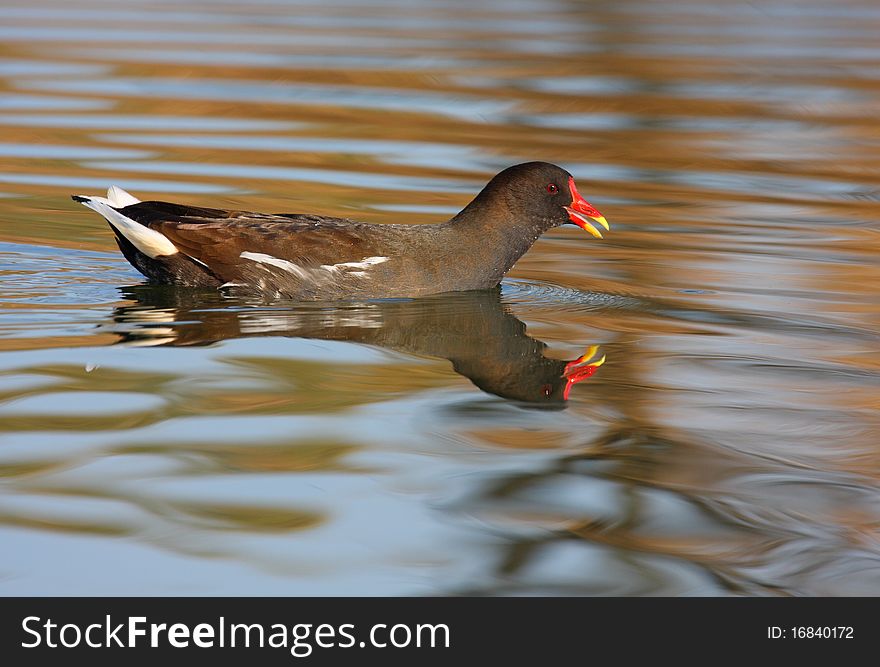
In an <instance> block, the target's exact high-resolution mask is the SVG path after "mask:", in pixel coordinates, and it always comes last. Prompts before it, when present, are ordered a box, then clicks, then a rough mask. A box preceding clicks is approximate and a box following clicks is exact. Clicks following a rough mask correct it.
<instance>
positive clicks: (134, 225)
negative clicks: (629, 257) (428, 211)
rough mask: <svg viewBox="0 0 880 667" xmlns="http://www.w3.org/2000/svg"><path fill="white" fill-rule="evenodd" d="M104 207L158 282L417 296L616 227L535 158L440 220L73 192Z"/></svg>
mask: <svg viewBox="0 0 880 667" xmlns="http://www.w3.org/2000/svg"><path fill="white" fill-rule="evenodd" d="M74 199H75V200H76V201H79V202H81V203H83V204H84V205H85V206H88V207H89V208H92V209H93V210H95V211H97V212H98V213H100V214H101V215H103V216H104V217H105V218H106V219H107V221H108V222H109V223H110V225H111V227H112V228H113V230H114V232H115V233H116V240H117V243H118V244H119V248H120V250H121V251H122V253H123V254H124V255H125V257H126V259H128V261H129V262H131V264H132V265H133V266H134V267H135V268H136V269H138V270H139V271H140V272H141V273H143V274H144V275H145V276H146V277H147V278H149V279H150V281H151V282H155V283H160V284H177V285H183V286H190V287H214V288H224V289H233V290H237V291H243V292H258V293H263V294H266V295H270V296H275V297H285V298H290V299H295V300H302V301H306V300H332V299H347V298H383V297H415V296H423V295H427V294H434V293H439V292H451V291H463V290H479V289H488V288H490V287H494V286H496V285H497V284H498V283H499V282H500V281H501V278H502V277H503V276H504V274H505V273H507V271H509V270H510V268H511V267H512V266H513V265H514V263H515V262H516V261H517V260H518V259H519V258H520V257H521V256H522V255H523V254H524V253H525V252H526V251H527V250H528V249H529V248H530V247H531V246H532V244H533V243H534V242H535V240H537V238H538V237H539V236H540V235H541V234H542V233H544V232H545V231H547V230H548V229H551V228H552V227H556V226H558V225H562V224H565V223H567V222H573V223H575V224H577V225H578V226H580V227H582V228H584V229H586V230H587V231H589V232H590V233H592V234H593V235H594V236H597V237H599V238H601V233H600V232H599V231H598V229H596V227H595V226H594V225H593V224H592V223H591V222H590V220H592V221H595V222H598V223H599V224H600V225H601V226H603V227H605V228H606V229H607V228H608V225H607V223H606V222H605V219H604V218H603V217H602V216H601V214H600V213H599V212H598V211H597V210H596V209H594V208H593V207H592V206H590V205H589V204H588V203H587V202H586V201H585V200H584V199H583V198H582V197H581V196H580V195H579V194H578V192H577V189H576V187H575V185H574V179H573V178H572V177H571V174H569V173H568V172H567V171H565V170H564V169H562V168H560V167H557V166H555V165H552V164H548V163H545V162H529V163H526V164H521V165H517V166H514V167H510V168H508V169H505V170H504V171H502V172H501V173H499V174H498V175H497V176H495V177H494V178H493V179H492V180H491V181H490V182H489V184H488V185H486V187H485V188H484V189H483V190H482V192H480V194H479V195H477V197H476V198H475V199H474V200H473V201H472V202H471V203H470V204H468V205H467V206H466V207H465V208H464V210H462V211H461V212H460V213H459V214H458V215H456V216H455V217H453V218H452V219H451V220H449V221H447V222H444V223H439V224H433V225H401V224H387V225H374V224H366V223H361V222H355V221H353V220H343V219H339V218H329V217H323V216H316V215H307V214H263V213H249V212H243V211H225V210H219V209H211V208H201V207H195V206H184V205H181V204H172V203H167V202H160V201H146V202H141V201H138V200H137V199H135V198H134V197H132V196H131V195H129V194H128V193H126V192H124V191H123V190H120V189H118V188H115V187H113V188H111V189H110V191H108V197H107V198H106V199H105V198H102V197H83V196H74Z"/></svg>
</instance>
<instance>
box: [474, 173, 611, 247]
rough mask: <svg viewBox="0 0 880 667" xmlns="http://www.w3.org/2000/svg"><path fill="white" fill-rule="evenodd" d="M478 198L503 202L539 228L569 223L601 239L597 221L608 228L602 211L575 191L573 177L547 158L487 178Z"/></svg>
mask: <svg viewBox="0 0 880 667" xmlns="http://www.w3.org/2000/svg"><path fill="white" fill-rule="evenodd" d="M479 200H483V201H484V202H486V204H487V205H488V206H489V207H492V206H497V205H499V204H501V205H504V206H505V208H507V210H508V211H510V212H511V213H513V214H514V215H515V217H516V218H517V219H520V220H523V221H525V222H528V223H536V224H537V226H538V227H539V228H540V230H541V231H545V230H547V229H550V228H552V227H557V226H559V225H564V224H567V223H571V224H575V225H577V226H578V227H580V228H581V229H583V230H585V231H587V232H589V233H590V234H592V235H593V236H595V237H596V238H600V239H601V238H602V233H601V232H600V231H599V230H598V228H597V227H596V225H599V226H601V227H604V228H605V229H606V230H607V229H608V223H607V222H606V221H605V218H604V217H603V216H602V214H601V213H599V211H597V210H596V209H595V208H593V206H592V205H591V204H590V203H589V202H587V200H586V199H584V198H583V197H581V195H580V194H579V193H578V191H577V187H576V186H575V183H574V177H573V176H572V175H571V174H570V173H568V172H567V171H566V170H565V169H563V168H562V167H557V166H556V165H555V164H550V163H549V162H526V163H524V164H518V165H514V166H513V167H508V168H507V169H505V170H504V171H502V172H500V173H499V174H498V175H496V176H495V178H493V179H492V180H491V181H489V184H488V185H486V187H485V188H484V189H483V191H482V192H481V193H480V195H479V196H478V197H477V200H475V202H476V201H479ZM593 223H596V224H593Z"/></svg>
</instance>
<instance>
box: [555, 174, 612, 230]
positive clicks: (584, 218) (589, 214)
mask: <svg viewBox="0 0 880 667" xmlns="http://www.w3.org/2000/svg"><path fill="white" fill-rule="evenodd" d="M568 189H569V190H571V206H566V207H565V210H566V211H568V217H569V219H570V220H571V221H572V222H573V223H574V224H576V225H577V226H578V227H580V228H581V229H584V230H586V231H588V232H590V234H592V235H593V236H595V237H596V238H597V239H601V238H602V232H600V231H599V230H598V229H596V226H595V225H594V224H593V223H591V222H590V220H593V221H595V222H598V223H599V224H600V225H602V226H603V227H604V228H605V229H606V230H607V229H609V227H608V223H607V222H606V220H605V216H603V215H602V214H601V213H599V211H597V210H596V209H594V208H593V207H592V206H591V205H590V202H588V201H587V200H586V199H584V198H583V197H581V196H580V195H579V194H578V191H577V187H576V186H575V184H574V178H573V177H570V178H569V179H568Z"/></svg>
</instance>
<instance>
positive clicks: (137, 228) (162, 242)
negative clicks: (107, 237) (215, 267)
mask: <svg viewBox="0 0 880 667" xmlns="http://www.w3.org/2000/svg"><path fill="white" fill-rule="evenodd" d="M129 196H130V195H129ZM82 205H83V206H86V207H88V208H90V209H92V210H93V211H95V212H97V213H100V214H101V215H102V216H104V219H105V220H106V221H107V222H109V223H110V224H111V225H113V227H114V229H116V230H117V231H118V232H119V233H120V234H122V235H123V236H124V237H125V238H127V239H128V240H129V241H131V244H132V245H133V246H134V247H135V248H137V249H138V250H140V251H141V252H142V253H144V254H145V255H146V256H147V257H152V258H153V259H155V258H156V257H159V256H160V255H174V254H176V253H177V248H176V247H175V245H174V244H173V243H172V242H171V241H169V240H168V238H167V237H165V236H164V235H162V234H160V233H159V232H157V231H154V230H152V229H150V228H149V227H145V226H144V225H141V224H138V223H137V222H135V221H134V220H132V219H131V218H128V217H126V216H124V215H122V213H120V212H119V211H117V210H116V209H115V208H113V206H112V205H111V204H110V202H109V201H108V200H106V199H104V198H103V197H89V198H88V200H87V201H84V202H82Z"/></svg>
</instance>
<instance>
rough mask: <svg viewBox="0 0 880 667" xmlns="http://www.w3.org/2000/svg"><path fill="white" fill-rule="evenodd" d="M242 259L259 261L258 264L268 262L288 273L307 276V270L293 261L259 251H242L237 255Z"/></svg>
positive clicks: (304, 277)
mask: <svg viewBox="0 0 880 667" xmlns="http://www.w3.org/2000/svg"><path fill="white" fill-rule="evenodd" d="M239 257H241V258H242V259H249V260H251V261H254V262H259V263H260V264H269V265H270V266H276V267H278V268H279V269H283V270H284V271H287V272H288V273H292V274H293V275H295V276H296V277H298V278H303V279H306V278H308V272H306V270H305V269H303V268H302V267H301V266H299V265H297V264H294V263H293V262H288V261H287V260H286V259H278V258H277V257H272V255H265V254H263V253H261V252H247V251H245V252H243V253H241V255H239Z"/></svg>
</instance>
